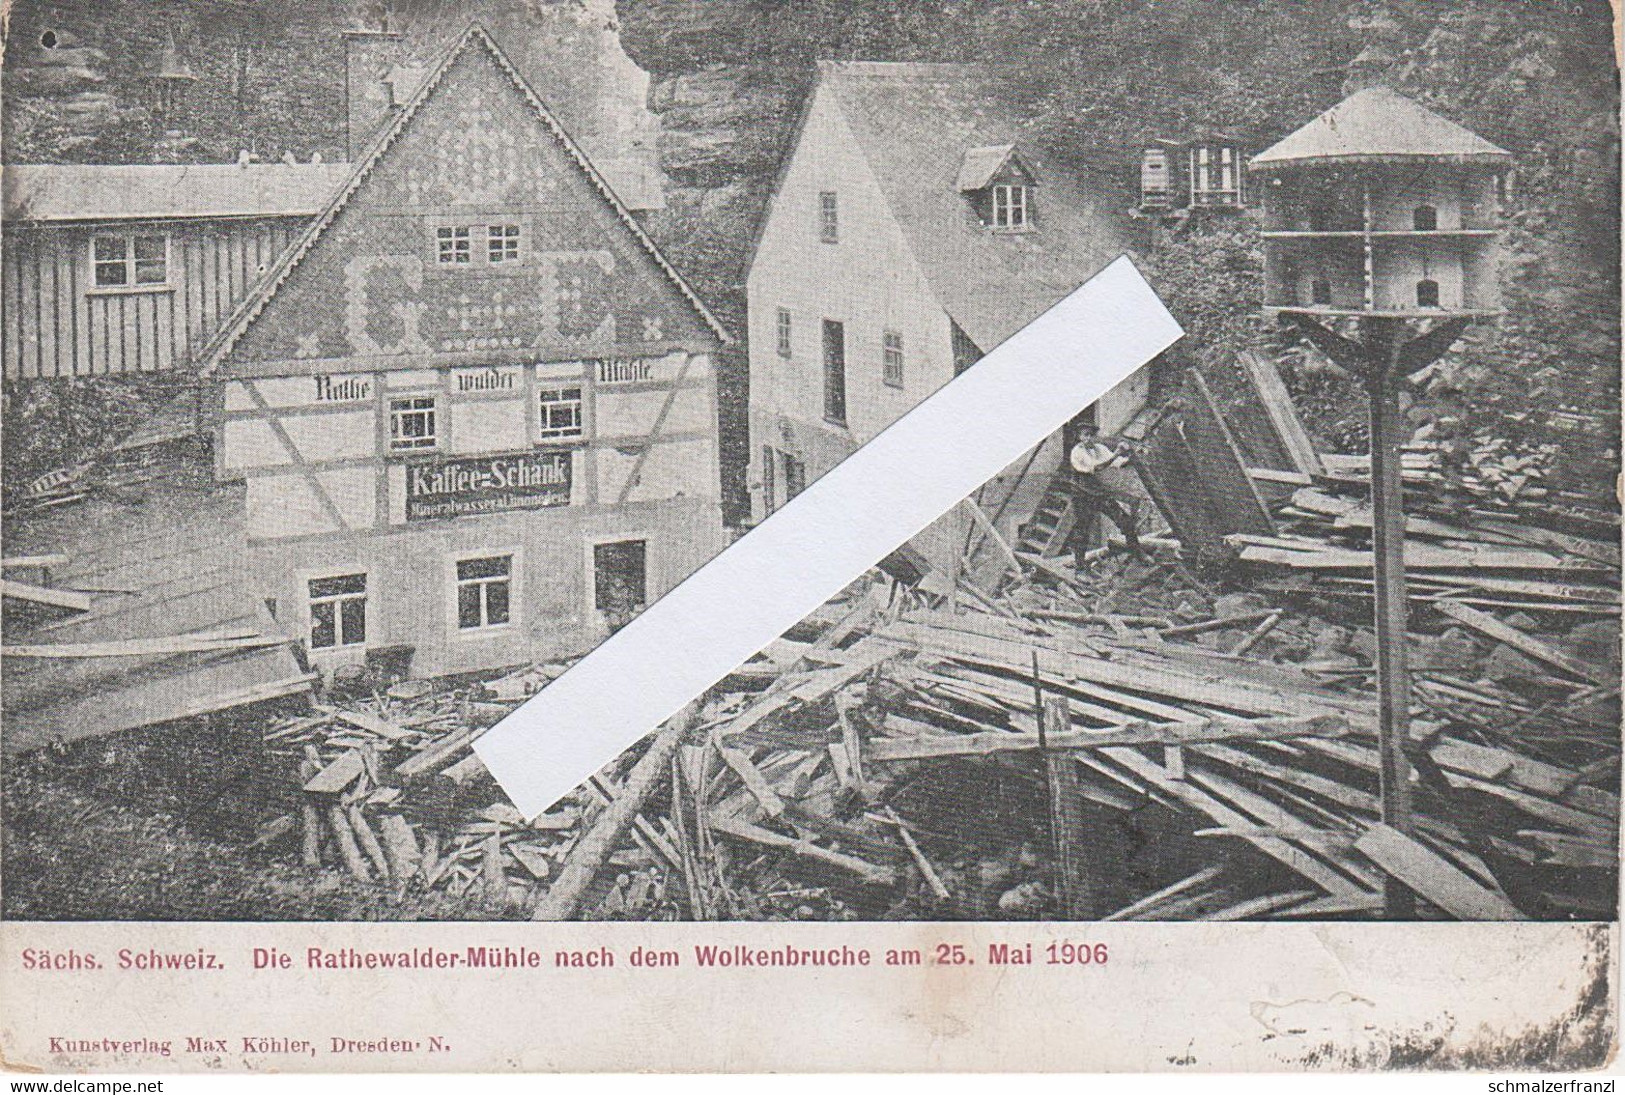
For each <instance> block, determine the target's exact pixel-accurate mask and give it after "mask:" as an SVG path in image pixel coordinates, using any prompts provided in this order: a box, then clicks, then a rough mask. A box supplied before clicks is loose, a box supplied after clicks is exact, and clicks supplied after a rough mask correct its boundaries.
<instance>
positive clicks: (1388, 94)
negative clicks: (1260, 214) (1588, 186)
mask: <svg viewBox="0 0 1625 1095" xmlns="http://www.w3.org/2000/svg"><path fill="white" fill-rule="evenodd" d="M1510 158H1511V153H1509V152H1508V151H1507V150H1506V149H1504V148H1498V147H1496V146H1495V145H1493V144H1491V143H1490V142H1488V141H1486V140H1485V139H1484V138H1482V137H1480V136H1479V135H1478V134H1476V133H1474V132H1472V131H1471V130H1467V129H1463V128H1462V127H1461V126H1459V125H1457V124H1456V123H1455V122H1452V121H1451V120H1450V119H1448V118H1443V117H1440V116H1439V115H1437V114H1435V113H1433V111H1431V110H1429V109H1427V108H1426V107H1424V106H1422V105H1421V104H1420V103H1416V102H1413V101H1412V100H1410V99H1407V98H1405V96H1403V95H1400V94H1399V93H1398V92H1395V91H1391V90H1389V89H1388V88H1385V87H1368V88H1366V89H1365V90H1363V91H1357V92H1355V93H1354V94H1353V95H1350V96H1349V97H1348V98H1347V99H1344V100H1343V101H1342V102H1340V103H1338V104H1337V105H1336V106H1334V107H1332V108H1331V109H1330V110H1328V111H1326V113H1324V114H1322V115H1321V116H1320V117H1318V118H1316V119H1315V120H1314V121H1312V122H1310V123H1309V124H1308V125H1306V126H1304V127H1303V128H1302V129H1299V130H1297V131H1296V132H1294V133H1291V134H1289V135H1288V136H1286V137H1284V138H1283V139H1282V140H1281V141H1279V142H1278V143H1276V144H1275V145H1273V146H1272V147H1270V148H1268V149H1265V150H1264V151H1263V152H1260V153H1259V154H1258V155H1257V156H1254V157H1253V159H1252V163H1251V164H1250V165H1249V166H1250V167H1251V168H1252V169H1253V170H1268V169H1270V168H1276V167H1290V166H1293V165H1295V164H1301V163H1303V162H1304V161H1306V160H1342V161H1344V162H1365V163H1406V162H1411V161H1414V160H1449V161H1453V162H1456V163H1482V164H1485V165H1494V164H1497V163H1500V162H1502V161H1505V160H1508V159H1510Z"/></svg>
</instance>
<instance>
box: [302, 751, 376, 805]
mask: <svg viewBox="0 0 1625 1095" xmlns="http://www.w3.org/2000/svg"><path fill="white" fill-rule="evenodd" d="M364 771H366V762H365V761H363V760H362V757H361V751H360V750H359V749H348V750H346V751H345V752H343V753H340V754H339V755H338V758H337V759H336V760H334V761H332V762H331V763H329V764H328V765H327V767H325V768H323V769H322V770H321V771H320V772H317V773H316V774H315V775H314V776H312V777H311V778H310V779H309V780H307V781H306V783H305V787H304V789H305V790H306V791H308V792H309V793H311V794H313V795H336V794H338V793H340V792H341V791H343V790H344V789H345V788H347V787H349V786H350V784H352V783H354V782H355V781H356V780H357V779H359V778H360V777H361V773H362V772H364Z"/></svg>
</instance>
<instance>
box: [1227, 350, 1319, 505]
mask: <svg viewBox="0 0 1625 1095" xmlns="http://www.w3.org/2000/svg"><path fill="white" fill-rule="evenodd" d="M1236 356H1237V357H1238V358H1239V359H1240V361H1241V367H1242V371H1243V372H1245V373H1246V374H1247V378H1248V379H1249V380H1251V381H1252V384H1253V390H1254V391H1255V392H1257V393H1258V400H1259V402H1260V403H1262V404H1263V405H1264V413H1265V414H1267V415H1269V419H1270V424H1271V425H1273V426H1274V427H1275V433H1276V435H1277V436H1278V437H1280V439H1281V447H1282V448H1283V449H1285V450H1286V453H1287V455H1288V456H1289V457H1290V458H1291V459H1292V465H1293V467H1295V468H1297V469H1298V471H1300V472H1302V473H1303V474H1305V475H1324V474H1325V473H1326V467H1325V465H1324V464H1322V463H1321V460H1320V453H1319V452H1318V451H1316V449H1315V443H1314V442H1313V441H1312V440H1310V438H1309V431H1308V430H1306V429H1305V428H1304V425H1303V419H1301V418H1299V417H1298V409H1297V407H1296V405H1294V404H1293V402H1292V394H1291V393H1290V392H1288V391H1287V389H1286V384H1285V383H1283V382H1282V380H1281V372H1280V370H1279V369H1277V368H1276V367H1275V362H1273V361H1271V360H1269V359H1268V358H1266V357H1264V356H1263V355H1262V354H1259V353H1256V352H1255V351H1252V350H1243V351H1242V352H1241V353H1240V354H1238V355H1236Z"/></svg>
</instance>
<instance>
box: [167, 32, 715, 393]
mask: <svg viewBox="0 0 1625 1095" xmlns="http://www.w3.org/2000/svg"><path fill="white" fill-rule="evenodd" d="M476 48H477V49H484V50H485V51H486V52H487V53H488V54H489V56H490V57H491V59H492V60H493V61H494V62H495V63H496V65H497V67H498V68H500V69H501V70H502V72H503V73H504V74H505V75H506V76H507V77H508V79H510V80H511V81H513V85H514V87H515V88H517V89H518V90H519V92H520V93H521V94H522V95H523V96H524V99H525V102H526V104H527V105H528V106H529V107H530V109H531V110H532V111H533V112H534V113H535V114H536V117H537V118H538V119H539V120H540V121H541V123H542V125H543V126H544V127H545V128H546V129H547V131H548V132H549V133H550V134H552V136H553V138H554V139H555V140H556V141H558V143H559V145H560V147H561V148H562V149H563V150H564V152H565V154H566V156H567V157H568V158H569V160H570V161H571V162H572V163H574V164H575V165H576V167H578V168H579V169H580V170H581V172H582V174H583V175H585V176H586V178H587V179H588V181H589V182H590V183H591V184H592V186H593V188H594V189H595V190H596V191H597V192H598V194H599V196H600V197H602V198H603V199H604V201H605V202H606V203H608V204H609V206H610V207H611V208H612V209H613V210H614V212H615V214H616V216H617V218H618V219H619V220H620V221H621V223H622V224H623V225H624V226H625V227H626V229H627V231H629V232H630V233H631V234H632V236H633V238H634V239H635V240H636V241H637V243H638V244H639V245H640V246H641V248H642V249H643V250H644V251H645V252H646V253H647V254H648V255H649V257H650V258H651V259H653V260H654V262H655V264H656V265H657V266H658V267H659V268H660V271H661V273H662V274H663V275H664V276H665V277H666V278H667V279H668V280H669V281H670V283H671V285H672V286H673V287H674V288H675V289H676V290H677V292H678V293H679V294H680V295H681V296H682V297H683V299H684V300H685V301H686V302H687V303H688V304H689V306H690V307H692V308H693V309H694V312H695V314H696V315H697V316H698V317H699V319H700V320H701V322H702V323H703V324H704V326H705V327H706V328H707V329H708V330H710V331H711V332H712V334H714V335H715V336H716V337H717V338H718V339H719V340H720V341H722V342H723V343H731V342H732V341H733V338H732V336H731V335H729V334H728V332H727V330H726V329H725V328H724V327H723V326H722V324H721V323H719V322H718V321H717V319H716V317H714V316H713V315H712V314H711V312H710V310H709V309H707V308H706V306H705V304H704V302H703V301H701V300H700V298H699V296H698V294H696V293H695V292H694V290H693V289H691V288H690V287H689V285H688V283H687V282H686V281H684V280H683V278H682V275H680V274H679V273H678V272H677V271H676V270H675V269H674V268H673V267H672V265H671V264H670V263H669V262H667V261H666V259H665V256H663V255H662V254H661V253H660V249H659V248H657V247H656V246H655V243H654V241H653V240H652V239H650V238H649V236H648V233H646V232H644V230H643V228H642V226H640V225H639V224H638V222H637V220H636V219H635V218H634V217H633V216H632V213H631V211H630V210H629V209H627V207H626V206H625V205H624V204H623V203H622V202H621V201H620V199H619V198H617V197H616V196H615V192H614V191H613V190H612V189H610V186H609V184H608V182H606V181H605V179H604V177H603V176H602V175H601V174H599V173H598V171H597V170H596V169H595V168H594V167H593V165H592V164H591V163H590V162H589V161H588V160H587V157H586V156H585V154H583V153H582V151H581V149H580V147H579V146H578V145H577V144H576V143H575V142H574V141H573V140H571V138H570V135H569V134H568V133H566V132H565V131H564V128H563V127H562V126H561V125H560V124H559V122H558V119H557V118H555V117H554V116H553V114H552V112H551V111H549V110H548V109H547V106H546V105H545V104H544V103H543V102H542V100H541V98H540V97H538V96H537V94H536V92H535V91H534V90H532V89H531V87H530V85H529V84H528V83H526V82H525V79H524V77H523V76H521V75H520V74H519V70H518V69H516V68H514V66H513V64H512V63H511V62H510V61H509V60H508V58H507V57H506V56H505V55H504V54H503V52H502V49H501V48H500V47H499V46H498V45H497V44H496V42H495V41H494V40H493V39H492V38H491V36H490V34H488V33H487V32H486V30H485V28H484V27H482V26H480V25H479V24H478V23H471V24H469V26H468V28H467V29H466V30H464V31H463V33H462V34H460V35H458V36H457V37H456V38H455V39H454V40H453V41H452V43H451V44H450V45H449V46H448V47H447V49H446V50H445V52H444V53H443V54H442V55H441V56H440V58H439V60H437V61H436V62H435V64H434V66H433V67H432V68H431V69H430V71H429V74H428V76H427V77H425V78H424V80H423V83H422V84H421V85H420V86H419V87H418V89H417V91H416V93H414V95H413V96H412V100H411V102H409V103H407V104H406V105H405V106H404V107H402V108H401V109H400V112H399V113H398V114H397V115H396V117H395V120H394V121H393V122H392V123H391V124H390V125H388V126H386V127H384V129H383V130H382V131H380V132H379V134H378V135H377V137H376V138H374V140H373V143H372V145H371V146H370V147H369V148H368V149H367V150H366V152H365V153H364V154H363V155H362V156H361V158H360V160H359V161H357V162H356V163H355V164H354V165H353V166H352V171H351V174H350V177H349V179H348V180H347V181H346V182H345V183H344V185H343V186H342V187H341V188H340V189H339V190H338V192H337V194H336V195H335V196H334V197H333V198H332V200H331V202H330V203H329V204H328V205H327V207H326V208H325V209H324V210H323V211H322V213H321V215H320V216H319V217H317V218H316V219H315V221H313V222H312V223H311V225H310V227H309V228H308V229H306V231H305V233H304V235H303V236H301V237H300V238H299V239H298V240H297V241H296V242H295V243H294V244H293V245H292V246H291V247H289V248H288V250H287V251H285V252H284V253H283V255H282V257H281V259H279V260H278V262H277V264H276V265H275V266H274V267H272V268H271V270H270V271H269V272H268V273H267V274H266V275H265V277H264V279H263V280H262V281H261V283H260V284H259V286H258V287H257V288H255V290H254V291H252V292H251V293H249V295H248V296H247V297H246V298H245V299H244V300H243V302H242V303H241V304H239V305H238V307H237V309H236V310H235V311H234V312H233V313H232V315H231V317H230V318H229V319H228V320H227V321H226V322H225V324H224V325H222V326H221V328H220V330H219V331H218V332H217V333H216V335H215V336H214V338H213V339H211V340H210V342H209V345H208V346H207V347H206V348H205V349H204V351H203V353H202V355H201V356H200V359H199V360H200V363H201V371H202V372H204V373H205V374H207V373H211V372H213V371H214V370H215V369H216V368H218V367H219V364H220V362H221V361H222V360H223V359H224V358H225V357H226V355H227V354H229V353H230V352H231V350H232V348H233V347H234V346H235V345H236V344H237V341H238V340H239V339H240V338H241V337H242V336H243V334H244V332H245V331H247V330H248V328H249V326H250V325H251V324H252V323H253V322H254V320H255V319H256V318H257V317H258V316H259V314H260V313H261V312H262V311H263V310H264V309H265V306H266V304H267V303H269V301H270V300H271V298H272V297H274V296H275V295H276V293H277V290H278V289H279V288H281V287H282V285H283V284H284V283H285V282H286V281H287V279H288V276H289V275H290V274H292V273H293V271H294V270H295V269H296V268H297V267H298V266H299V263H300V262H301V260H303V259H304V257H305V256H306V255H307V254H309V253H310V250H311V248H312V247H314V246H315V245H316V242H317V241H318V240H320V239H321V238H322V235H323V234H324V233H325V232H326V231H327V229H328V228H329V227H330V226H331V225H332V223H333V221H334V218H336V217H337V216H338V215H339V213H340V212H342V211H343V210H344V208H345V206H346V205H348V204H349V201H350V199H351V198H352V197H354V196H355V194H356V192H357V191H358V190H359V189H360V188H361V186H362V184H363V183H364V182H366V180H367V177H368V176H369V175H370V174H372V171H373V169H374V168H375V167H376V166H377V165H378V163H379V162H380V161H381V160H382V159H383V158H384V156H385V155H386V154H387V153H388V152H389V149H390V148H391V146H393V145H394V144H395V142H396V141H397V140H398V139H399V138H400V136H401V134H402V133H404V132H405V131H406V130H407V129H408V128H409V127H410V126H411V124H412V120H413V119H414V118H415V117H417V114H418V112H419V111H420V110H421V109H422V108H423V104H424V103H426V102H427V101H428V100H429V99H430V98H432V97H433V96H434V94H435V92H436V90H437V89H438V88H439V87H440V85H441V82H442V80H443V79H444V77H445V75H446V73H447V71H448V70H449V69H450V68H451V66H452V63H453V62H454V61H456V60H457V58H458V57H460V56H462V55H463V53H464V52H466V51H467V50H470V49H476Z"/></svg>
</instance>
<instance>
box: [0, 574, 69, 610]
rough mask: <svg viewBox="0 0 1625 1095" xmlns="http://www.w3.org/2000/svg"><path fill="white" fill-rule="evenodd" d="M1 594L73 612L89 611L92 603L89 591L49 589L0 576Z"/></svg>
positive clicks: (17, 599)
mask: <svg viewBox="0 0 1625 1095" xmlns="http://www.w3.org/2000/svg"><path fill="white" fill-rule="evenodd" d="M0 596H6V597H10V598H12V599H13V600H16V601H27V602H28V603H29V604H36V605H48V606H50V607H51V608H65V609H68V610H69V611H72V612H89V611H90V604H91V602H90V594H88V593H76V592H75V591H73V590H71V589H47V588H45V587H44V586H36V585H31V584H29V583H28V582H19V581H17V580H16V579H14V578H0Z"/></svg>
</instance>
